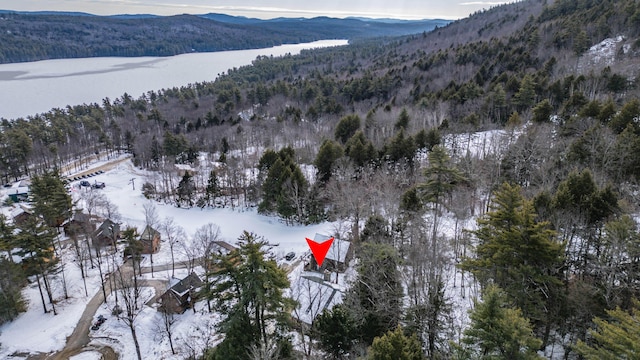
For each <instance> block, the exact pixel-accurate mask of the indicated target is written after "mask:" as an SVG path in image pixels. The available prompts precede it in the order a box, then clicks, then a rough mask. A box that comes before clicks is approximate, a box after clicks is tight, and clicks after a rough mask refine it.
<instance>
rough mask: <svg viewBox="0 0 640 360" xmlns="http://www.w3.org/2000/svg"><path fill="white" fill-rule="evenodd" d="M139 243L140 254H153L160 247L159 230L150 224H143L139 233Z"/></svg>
mask: <svg viewBox="0 0 640 360" xmlns="http://www.w3.org/2000/svg"><path fill="white" fill-rule="evenodd" d="M140 243H141V245H142V252H141V253H142V254H155V253H157V252H158V249H159V248H160V232H159V231H158V230H156V229H154V228H152V227H151V226H149V225H147V226H145V228H144V230H143V231H142V234H140Z"/></svg>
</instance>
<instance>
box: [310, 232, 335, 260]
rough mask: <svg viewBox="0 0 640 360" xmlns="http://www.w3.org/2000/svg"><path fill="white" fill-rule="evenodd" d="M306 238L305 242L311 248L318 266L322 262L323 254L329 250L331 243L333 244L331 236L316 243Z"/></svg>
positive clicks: (325, 254)
mask: <svg viewBox="0 0 640 360" xmlns="http://www.w3.org/2000/svg"><path fill="white" fill-rule="evenodd" d="M305 239H307V244H309V248H311V252H312V253H313V257H315V258H316V262H317V263H318V267H320V266H322V262H323V261H324V258H325V256H327V253H328V252H329V248H330V247H331V244H333V238H330V239H329V240H326V241H324V242H321V243H317V242H315V241H313V240H311V239H309V238H305Z"/></svg>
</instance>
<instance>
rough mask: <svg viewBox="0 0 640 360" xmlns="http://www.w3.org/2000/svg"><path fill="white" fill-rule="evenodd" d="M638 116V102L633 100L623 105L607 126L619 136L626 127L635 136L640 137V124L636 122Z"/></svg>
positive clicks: (639, 113) (639, 106)
mask: <svg viewBox="0 0 640 360" xmlns="http://www.w3.org/2000/svg"><path fill="white" fill-rule="evenodd" d="M638 115H640V101H639V100H638V99H633V100H631V101H629V102H628V103H626V104H624V106H623V107H622V109H620V112H619V113H618V114H617V115H615V116H614V117H613V118H612V119H611V121H610V122H609V126H610V127H611V129H612V130H613V131H614V132H615V133H616V134H620V133H621V132H622V131H624V129H626V128H627V126H628V127H630V128H631V130H632V131H633V132H634V133H635V134H636V135H640V124H638V121H637V120H636V119H637V118H638Z"/></svg>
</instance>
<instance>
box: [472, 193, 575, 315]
mask: <svg viewBox="0 0 640 360" xmlns="http://www.w3.org/2000/svg"><path fill="white" fill-rule="evenodd" d="M535 217H536V213H535V210H534V208H533V204H532V202H531V201H528V200H526V199H524V197H523V196H522V194H521V193H520V188H519V187H518V186H511V185H509V184H507V183H505V184H503V185H502V186H501V188H500V189H499V190H498V191H497V192H496V193H495V196H494V198H493V202H492V204H491V207H490V211H489V212H487V213H486V214H485V215H484V216H483V217H482V218H480V219H478V220H477V222H478V230H477V231H475V232H474V234H475V235H476V237H477V238H478V245H477V247H476V257H475V259H465V260H464V261H463V262H462V263H461V267H462V268H463V269H464V270H468V271H471V272H472V273H473V274H474V275H475V276H476V277H477V278H478V279H479V280H480V282H481V284H483V285H484V286H487V285H488V284H490V283H491V282H493V283H494V284H496V285H497V286H499V287H501V288H502V289H504V291H505V292H506V294H507V295H508V296H509V298H510V299H512V300H513V301H514V303H515V305H516V306H517V307H519V308H521V309H522V312H523V314H524V315H525V317H527V318H529V319H531V320H532V321H533V322H534V324H535V325H541V324H544V323H548V321H552V320H554V319H551V318H550V316H551V314H552V312H551V310H552V308H553V306H552V305H553V303H552V301H553V300H555V299H554V297H553V294H557V293H558V292H559V291H558V287H559V286H560V285H561V283H560V280H559V274H558V269H560V268H561V266H560V264H561V263H562V255H563V250H564V246H563V244H560V243H557V242H555V237H556V233H555V232H554V231H553V230H551V229H549V228H548V223H545V222H536V221H535ZM523 279H526V281H523Z"/></svg>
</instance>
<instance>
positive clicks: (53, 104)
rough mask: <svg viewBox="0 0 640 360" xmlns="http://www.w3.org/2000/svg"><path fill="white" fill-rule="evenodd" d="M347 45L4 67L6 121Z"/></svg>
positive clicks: (1, 103) (0, 102) (1, 114)
mask: <svg viewBox="0 0 640 360" xmlns="http://www.w3.org/2000/svg"><path fill="white" fill-rule="evenodd" d="M347 44H348V41H347V40H320V41H314V42H310V43H301V44H287V45H279V46H274V47H270V48H262V49H248V50H230V51H217V52H202V53H200V52H198V53H186V54H180V55H174V56H167V57H149V56H146V57H98V58H72V59H53V60H40V61H34V62H23V63H10V64H2V65H0V87H1V88H3V91H2V92H3V94H2V96H0V118H4V119H17V118H26V117H29V116H34V115H36V114H39V113H44V112H48V111H50V110H52V109H55V108H65V107H67V106H74V105H79V104H91V103H102V100H103V99H105V98H111V99H115V98H118V97H121V96H122V95H124V94H125V93H127V94H129V95H131V96H133V97H138V96H141V95H143V94H146V93H148V92H149V91H157V90H161V89H167V88H171V87H180V86H186V85H188V84H193V83H196V82H204V81H214V80H215V79H216V78H217V77H218V75H220V74H222V73H225V72H227V71H228V70H229V69H232V68H238V67H241V66H245V65H250V64H251V62H252V61H253V60H255V59H256V58H257V57H258V56H284V55H287V54H292V55H295V54H298V53H300V51H302V50H305V49H311V48H320V47H331V46H344V45H347Z"/></svg>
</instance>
